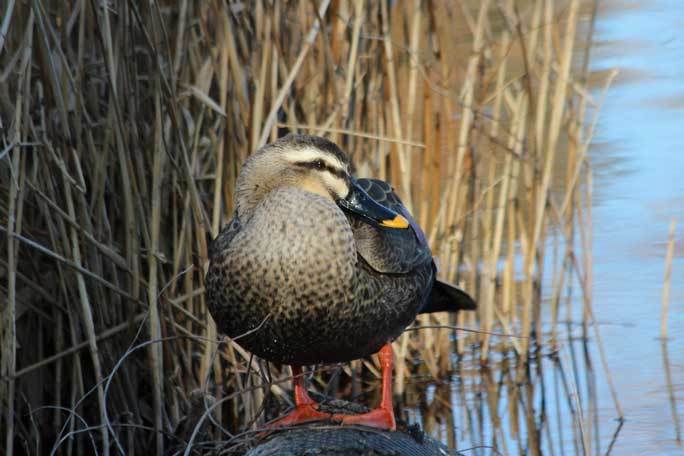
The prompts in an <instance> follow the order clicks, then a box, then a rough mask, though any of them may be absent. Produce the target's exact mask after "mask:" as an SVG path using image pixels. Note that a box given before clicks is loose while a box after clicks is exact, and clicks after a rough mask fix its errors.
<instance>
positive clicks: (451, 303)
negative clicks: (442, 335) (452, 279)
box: [420, 280, 477, 313]
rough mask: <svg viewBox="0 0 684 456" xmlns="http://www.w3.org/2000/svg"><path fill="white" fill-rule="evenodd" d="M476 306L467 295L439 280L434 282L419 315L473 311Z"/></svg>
mask: <svg viewBox="0 0 684 456" xmlns="http://www.w3.org/2000/svg"><path fill="white" fill-rule="evenodd" d="M476 308H477V304H476V303H475V300H473V298H471V297H470V295H469V294H468V293H466V292H465V291H463V290H461V289H460V288H458V287H456V286H454V285H450V284H448V283H446V282H442V281H441V280H435V284H434V285H433V286H432V291H431V292H430V297H429V298H428V301H427V303H426V304H425V306H424V307H423V308H422V309H421V310H420V313H432V312H458V311H459V310H475V309H476Z"/></svg>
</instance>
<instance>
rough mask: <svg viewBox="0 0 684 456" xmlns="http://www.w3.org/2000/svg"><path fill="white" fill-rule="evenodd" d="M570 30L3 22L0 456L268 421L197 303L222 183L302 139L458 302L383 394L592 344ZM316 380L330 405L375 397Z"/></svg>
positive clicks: (224, 211) (80, 11)
mask: <svg viewBox="0 0 684 456" xmlns="http://www.w3.org/2000/svg"><path fill="white" fill-rule="evenodd" d="M591 14H595V5H594V3H593V2H581V1H580V0H568V1H563V2H553V1H549V0H526V1H523V0H516V1H514V0H503V1H488V0H483V1H465V0H463V1H458V2H450V1H442V0H437V1H431V2H423V1H418V0H414V1H407V2H393V3H392V4H390V3H388V2H364V1H360V0H339V1H335V2H330V1H328V0H323V1H320V2H308V1H280V0H275V1H260V0H256V1H252V2H237V1H235V2H233V1H230V2H226V1H197V0H181V1H174V2H171V1H157V0H152V1H149V2H135V1H128V2H124V1H121V2H96V1H85V0H73V1H64V2H49V1H43V0H36V1H33V2H15V1H13V0H10V1H9V2H3V6H2V7H0V141H1V142H0V179H1V181H0V182H2V185H1V186H0V222H1V225H2V227H1V228H0V230H1V231H0V232H2V239H3V242H2V244H0V245H1V247H0V250H1V254H0V258H1V261H2V264H1V266H0V275H1V276H2V288H1V289H0V290H1V292H2V294H3V302H4V303H5V304H3V307H2V325H0V328H1V330H2V334H1V337H2V363H1V372H0V374H1V376H2V381H1V382H0V391H1V393H0V398H1V399H2V404H3V409H4V413H3V416H2V418H0V429H4V435H3V437H4V442H3V447H4V449H5V452H6V454H12V453H13V451H18V452H21V451H27V452H29V453H42V452H47V451H50V450H51V449H57V453H61V454H85V453H86V452H91V451H94V450H95V449H97V451H98V453H99V454H105V455H106V454H109V453H125V454H135V453H136V452H138V453H140V452H145V451H148V449H151V450H154V451H157V452H158V453H159V454H161V453H164V452H170V451H174V449H176V450H177V449H179V448H185V445H186V444H187V441H188V440H189V439H192V440H193V442H194V444H195V447H194V448H193V449H192V450H193V451H197V452H200V450H202V449H206V445H210V442H212V441H214V440H230V439H234V438H236V436H240V435H243V434H238V433H239V432H242V431H245V430H247V431H248V430H250V429H251V430H253V429H256V428H257V427H258V426H259V425H260V424H261V423H263V420H264V419H265V417H268V416H269V414H271V415H272V414H273V413H274V412H273V411H272V410H273V409H276V408H277V407H275V406H276V405H277V404H278V403H280V404H281V405H282V404H285V403H286V402H287V400H288V399H287V395H286V394H283V393H284V391H285V389H287V388H288V387H289V384H288V383H287V380H288V378H289V373H288V371H287V370H280V369H278V368H277V367H276V366H269V365H268V364H266V363H264V362H262V361H260V360H256V359H252V357H251V356H250V355H249V353H247V352H245V351H244V350H243V349H242V348H241V347H240V346H239V345H237V344H236V343H235V342H234V341H230V340H226V339H220V335H218V334H217V332H216V328H215V326H214V324H213V322H212V320H211V319H210V318H209V316H208V314H207V310H206V306H205V298H204V293H203V274H204V270H205V268H206V266H207V244H208V242H209V240H210V239H211V238H212V237H213V236H214V235H215V234H216V233H217V232H218V230H219V228H220V227H221V225H222V224H223V223H225V221H226V220H227V218H228V217H229V216H230V213H231V210H232V205H233V194H232V192H233V185H234V182H235V179H236V175H237V173H238V170H239V168H240V165H241V163H242V162H243V161H244V159H245V158H246V157H247V156H248V155H249V154H250V153H251V152H252V151H254V150H255V149H256V148H258V147H259V146H261V145H263V144H264V143H265V142H267V141H269V140H272V139H274V138H276V137H278V136H280V135H282V134H284V133H286V132H308V133H314V134H319V135H325V136H328V137H329V138H331V139H332V140H334V141H336V142H337V143H338V144H340V145H341V146H342V147H343V148H344V149H345V150H346V151H348V152H349V153H350V154H351V155H352V157H353V159H354V160H355V162H356V164H357V169H358V174H359V175H372V176H376V177H379V178H382V179H387V180H390V181H391V182H392V183H393V184H394V186H395V188H396V189H397V191H398V192H399V193H400V195H401V197H402V198H403V200H404V202H405V204H406V205H407V206H408V207H409V208H410V209H411V211H412V212H413V214H415V216H416V217H417V219H418V221H419V223H420V224H421V225H422V226H423V227H424V229H425V231H426V234H427V236H428V238H429V241H430V243H431V245H432V248H433V252H434V253H435V255H436V256H437V257H438V258H439V265H440V268H441V271H440V274H441V275H442V277H443V278H444V279H447V280H449V281H451V282H454V283H458V284H459V285H461V286H462V287H464V288H465V289H466V290H469V291H470V292H471V293H473V294H474V295H475V296H476V298H477V300H478V302H479V309H478V311H477V313H469V314H460V315H459V316H458V318H457V319H454V318H453V317H452V316H449V315H439V314H438V315H434V316H429V317H421V319H420V320H419V322H417V325H418V326H420V327H422V329H420V330H415V331H408V332H407V333H406V334H405V335H403V336H402V337H401V338H400V339H399V340H397V342H396V343H395V353H396V355H397V358H398V365H397V370H396V389H397V391H398V393H399V394H402V393H404V391H405V388H406V387H405V385H406V382H407V381H408V380H410V378H411V377H412V376H414V375H417V373H419V372H422V373H423V374H424V373H428V374H429V375H430V376H432V377H436V378H439V377H440V376H444V375H445V374H447V373H451V372H454V371H456V370H457V369H456V368H457V364H455V363H456V360H457V359H458V356H454V354H458V355H463V354H468V355H469V356H470V358H471V359H473V360H477V363H478V364H479V363H482V364H484V365H486V364H487V363H488V362H490V360H491V358H492V354H493V353H497V354H498V353H507V354H508V355H509V356H514V357H515V358H516V359H518V360H519V361H520V362H521V363H523V364H525V363H526V362H527V360H528V357H530V356H533V357H534V356H536V354H537V353H538V351H539V350H540V349H541V348H542V347H544V348H546V349H549V350H551V351H552V352H556V353H557V352H558V350H561V349H562V347H563V344H564V341H563V339H562V331H563V326H562V325H561V323H563V322H567V321H576V320H577V319H579V321H581V322H582V327H583V328H584V330H583V335H584V337H589V336H590V331H591V328H593V329H594V331H596V333H595V336H596V337H599V336H600V335H599V333H598V330H597V329H596V326H595V321H594V319H593V313H592V310H591V305H592V303H591V291H590V290H591V212H590V198H591V173H590V168H589V166H588V161H587V150H588V147H589V144H590V141H591V137H592V133H593V130H594V126H595V124H596V118H597V113H598V109H599V107H600V103H601V100H600V99H597V98H595V95H594V93H593V92H592V91H591V90H590V87H588V83H589V74H588V58H589V56H588V46H585V45H584V43H586V42H587V41H589V42H590V41H591V34H592V30H593V20H590V21H584V22H582V21H581V17H583V16H587V15H591ZM612 77H614V74H609V75H606V76H605V78H604V81H603V82H604V83H605V86H606V87H607V85H608V84H609V83H610V80H611V79H612ZM578 290H579V291H578ZM573 293H574V294H573ZM576 296H580V297H581V298H580V299H579V301H577V300H575V299H574V297H576ZM545 298H548V299H545ZM576 302H580V305H581V310H579V309H577V305H575V306H573V303H576ZM561 312H565V315H563V314H562V313H561ZM454 328H471V329H478V330H480V331H479V332H457V331H456V330H455V329H454ZM455 334H458V337H454V335H455ZM501 334H503V335H505V336H503V337H502V336H501ZM506 335H510V337H509V336H506ZM416 359H420V360H422V362H421V363H416V362H415V361H416ZM473 362H474V361H473ZM603 362H605V360H603ZM341 369H342V370H341V372H340V369H338V374H337V375H335V376H333V377H334V381H333V382H331V383H329V384H330V385H333V388H334V387H336V386H337V387H338V389H339V390H340V392H342V390H344V388H345V385H346V384H347V383H346V382H349V381H350V380H349V379H350V378H351V379H353V380H351V384H350V385H351V386H350V388H351V391H352V392H355V393H356V392H359V391H361V390H362V389H363V387H364V386H367V385H365V384H362V383H361V382H360V380H359V379H363V378H368V376H369V375H370V376H372V375H374V374H375V373H376V366H375V365H374V363H373V360H365V361H358V362H354V363H352V364H351V365H350V366H343V367H342V368H341ZM325 372H327V371H326V370H323V371H322V373H321V374H320V375H318V376H316V378H315V382H314V387H316V388H319V389H320V390H324V388H325V387H326V386H325V385H326V384H328V383H327V381H328V380H329V379H330V376H328V375H326V374H325ZM617 404H618V403H617V401H616V405H617ZM617 406H618V410H619V405H617ZM618 415H620V416H621V412H618ZM580 424H581V423H580ZM201 441H202V442H205V443H204V444H200V443H198V442H201ZM202 445H205V446H202ZM235 451H238V450H235Z"/></svg>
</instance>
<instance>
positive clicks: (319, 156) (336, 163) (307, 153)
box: [285, 147, 346, 172]
mask: <svg viewBox="0 0 684 456" xmlns="http://www.w3.org/2000/svg"><path fill="white" fill-rule="evenodd" d="M285 158H286V159H287V160H288V161H290V162H296V163H300V162H312V161H314V160H323V161H324V162H325V163H326V164H328V165H330V166H331V167H333V168H336V169H338V170H340V171H343V172H344V170H345V168H346V166H345V165H344V163H342V162H341V161H340V160H339V159H338V158H337V157H335V156H334V155H331V154H328V153H326V152H325V151H322V150H320V149H314V148H313V147H305V148H302V149H295V150H291V151H287V152H285Z"/></svg>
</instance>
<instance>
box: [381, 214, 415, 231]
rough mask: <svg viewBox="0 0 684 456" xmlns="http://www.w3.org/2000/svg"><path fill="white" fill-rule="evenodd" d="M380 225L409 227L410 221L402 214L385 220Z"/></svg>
mask: <svg viewBox="0 0 684 456" xmlns="http://www.w3.org/2000/svg"><path fill="white" fill-rule="evenodd" d="M380 225H382V226H386V227H387V228H408V226H409V222H408V220H406V219H405V218H404V217H402V216H401V215H398V214H397V216H396V217H394V218H393V219H392V220H383V221H382V222H380Z"/></svg>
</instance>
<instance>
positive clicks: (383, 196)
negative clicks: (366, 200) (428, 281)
mask: <svg viewBox="0 0 684 456" xmlns="http://www.w3.org/2000/svg"><path fill="white" fill-rule="evenodd" d="M356 182H357V183H358V185H359V186H360V187H361V188H363V190H364V191H365V192H366V193H368V195H369V196H370V197H371V198H373V199H374V200H375V201H377V202H378V203H380V204H382V205H383V206H385V207H387V208H389V209H391V210H393V211H394V212H396V213H398V214H401V215H402V216H404V217H405V218H406V220H408V222H409V224H410V227H409V228H408V229H395V228H382V227H378V226H374V225H370V224H368V223H366V222H364V221H362V220H358V219H355V218H353V217H351V218H350V223H351V226H352V230H353V232H354V241H355V242H356V250H357V252H358V254H359V255H360V256H361V257H362V258H363V259H364V260H365V261H366V263H368V265H369V266H370V267H371V268H373V269H374V270H376V271H378V272H380V273H384V274H407V273H409V272H411V271H414V270H415V269H416V268H418V267H425V266H426V265H429V264H431V263H432V253H431V252H430V248H429V247H428V244H427V241H426V240H425V235H424V234H423V231H422V230H421V229H420V227H419V226H418V224H417V223H416V221H415V220H414V219H413V217H411V214H409V212H408V210H406V208H405V207H404V205H403V204H402V202H401V200H400V199H399V197H398V196H397V194H396V193H394V190H393V189H392V187H391V186H390V185H389V184H388V183H387V182H385V181H381V180H378V179H357V181H356Z"/></svg>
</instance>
